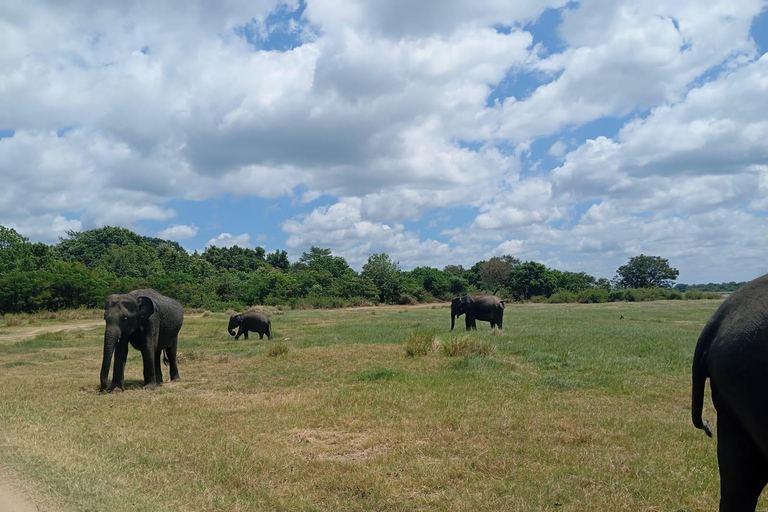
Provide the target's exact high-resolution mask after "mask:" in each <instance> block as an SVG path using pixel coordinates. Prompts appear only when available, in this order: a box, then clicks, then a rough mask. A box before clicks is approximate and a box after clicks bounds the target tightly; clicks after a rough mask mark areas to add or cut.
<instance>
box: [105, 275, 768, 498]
mask: <svg viewBox="0 0 768 512" xmlns="http://www.w3.org/2000/svg"><path fill="white" fill-rule="evenodd" d="M461 315H464V317H465V325H466V328H467V330H470V329H477V325H476V321H477V320H481V321H485V322H489V323H490V324H491V328H494V327H498V328H499V329H501V328H502V323H503V317H504V301H502V300H501V299H500V298H499V297H496V296H495V295H466V296H464V297H456V298H454V299H453V300H452V301H451V330H453V328H454V323H455V320H456V317H459V316H461ZM104 319H105V321H106V329H105V332H104V358H103V361H102V366H101V388H100V389H101V391H108V392H111V391H113V390H114V389H115V388H119V389H123V381H124V376H125V362H126V359H127V356H128V345H129V344H131V345H133V347H134V348H135V349H137V350H139V351H140V352H141V355H142V359H143V362H144V387H145V388H150V389H153V388H155V387H156V386H157V384H158V383H160V382H162V380H163V377H162V372H161V366H160V357H161V355H162V353H164V354H165V356H164V358H163V361H164V362H165V363H166V364H167V365H169V366H170V377H171V380H174V381H175V380H179V367H178V362H177V348H178V335H179V330H180V329H181V325H182V322H183V320H184V312H183V310H182V307H181V305H180V304H179V303H178V302H176V301H175V300H174V299H172V298H170V297H166V296H164V295H161V294H160V293H158V292H156V291H155V290H151V289H144V290H134V291H132V292H130V293H127V294H119V295H110V296H109V297H108V298H107V304H106V308H105V311H104ZM235 327H237V328H238V332H237V334H235V331H234V329H235ZM227 331H228V332H229V334H230V335H231V336H235V339H239V338H240V336H242V335H244V336H245V338H246V339H247V338H248V332H255V333H258V334H259V337H260V338H263V337H264V335H265V334H266V335H267V338H268V339H272V326H271V323H270V320H269V317H268V316H267V315H265V314H264V313H261V312H259V311H254V310H251V311H246V312H244V313H240V314H237V315H232V316H231V317H230V319H229V325H228V326H227ZM113 356H114V370H113V374H112V383H111V384H109V386H107V377H108V376H109V369H110V366H111V363H112V358H113ZM707 378H709V379H710V387H711V390H712V401H713V403H714V406H715V409H716V410H717V460H718V466H719V469H720V511H721V512H726V511H727V512H742V511H744V512H746V511H750V512H751V511H754V510H755V508H756V507H757V501H758V499H759V497H760V493H761V492H762V490H763V488H764V487H765V486H766V484H767V483H768V274H766V275H764V276H762V277H760V278H757V279H755V280H754V281H751V282H749V283H747V284H745V285H744V286H742V287H741V288H740V289H739V290H737V291H736V292H734V293H733V294H731V295H730V296H729V297H727V298H726V299H725V300H724V301H723V303H722V304H721V305H720V307H719V308H718V309H717V311H716V312H715V314H714V315H713V316H712V318H710V320H709V321H708V322H707V324H706V325H705V326H704V329H703V330H702V332H701V335H700V336H699V340H698V343H697V344H696V349H695V352H694V356H693V365H692V381H693V385H692V388H693V389H692V403H691V415H692V420H693V424H694V425H695V426H696V427H697V428H700V429H702V430H704V431H705V432H706V433H707V435H709V436H710V437H711V436H712V429H711V428H710V426H709V422H707V420H705V419H703V418H702V407H703V404H704V389H705V384H706V380H707Z"/></svg>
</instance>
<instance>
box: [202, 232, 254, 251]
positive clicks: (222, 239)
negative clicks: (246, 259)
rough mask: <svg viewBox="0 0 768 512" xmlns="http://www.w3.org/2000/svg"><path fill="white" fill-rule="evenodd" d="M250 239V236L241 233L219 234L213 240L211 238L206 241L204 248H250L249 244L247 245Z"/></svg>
mask: <svg viewBox="0 0 768 512" xmlns="http://www.w3.org/2000/svg"><path fill="white" fill-rule="evenodd" d="M250 239H251V235H249V234H248V233H242V234H239V235H232V234H230V233H221V234H220V235H219V236H217V237H215V238H211V239H210V240H208V243H207V244H205V246H206V247H211V246H216V247H221V248H225V247H234V246H238V247H243V248H245V247H250V244H249V243H248V242H249V241H250Z"/></svg>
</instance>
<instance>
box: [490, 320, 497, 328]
mask: <svg viewBox="0 0 768 512" xmlns="http://www.w3.org/2000/svg"><path fill="white" fill-rule="evenodd" d="M495 328H496V322H494V321H493V320H491V329H495Z"/></svg>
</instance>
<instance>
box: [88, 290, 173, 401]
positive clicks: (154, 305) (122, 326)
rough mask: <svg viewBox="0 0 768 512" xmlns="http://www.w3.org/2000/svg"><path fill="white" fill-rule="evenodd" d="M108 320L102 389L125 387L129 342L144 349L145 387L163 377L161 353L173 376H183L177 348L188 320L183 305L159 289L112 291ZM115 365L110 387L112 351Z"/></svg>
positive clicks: (108, 305) (107, 313)
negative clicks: (114, 292) (182, 329)
mask: <svg viewBox="0 0 768 512" xmlns="http://www.w3.org/2000/svg"><path fill="white" fill-rule="evenodd" d="M104 320H106V322H107V326H106V329H105V331H104V359H103V361H102V363H101V390H102V391H104V390H107V391H110V392H111V391H112V390H114V389H115V388H120V389H124V388H123V381H124V378H125V361H126V359H127V358H128V344H129V343H130V344H131V345H133V348H135V349H136V350H139V351H141V358H142V359H143V361H144V387H145V388H150V389H154V388H155V387H156V386H157V383H158V382H162V381H163V374H162V371H161V370H160V353H161V352H162V351H165V356H166V357H165V362H166V363H167V364H170V367H171V380H179V367H178V364H177V361H176V352H177V346H178V340H179V330H180V329H181V324H182V323H183V322H184V311H183V310H182V308H181V305H180V304H179V303H178V302H176V301H175V300H173V299H171V298H170V297H166V296H165V295H161V294H159V293H158V292H156V291H155V290H151V289H146V290H134V291H132V292H130V293H127V294H122V295H117V294H116V295H110V296H109V297H107V306H106V308H105V310H104ZM113 354H114V356H115V369H114V372H113V373H112V384H110V385H109V388H107V377H109V367H110V364H111V363H112V355H113Z"/></svg>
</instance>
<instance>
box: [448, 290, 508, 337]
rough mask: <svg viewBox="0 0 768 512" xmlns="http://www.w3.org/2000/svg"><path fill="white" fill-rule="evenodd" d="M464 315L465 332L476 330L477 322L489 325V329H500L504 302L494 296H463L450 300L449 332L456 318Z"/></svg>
mask: <svg viewBox="0 0 768 512" xmlns="http://www.w3.org/2000/svg"><path fill="white" fill-rule="evenodd" d="M461 315H465V317H464V323H465V325H466V327H467V330H468V331H469V330H470V329H474V330H477V323H476V321H477V320H482V321H484V322H490V323H491V329H493V328H494V327H496V326H498V327H499V329H501V328H502V322H503V320H504V301H503V300H501V299H500V298H498V297H497V296H495V295H465V296H463V297H454V298H453V299H452V300H451V330H453V327H454V325H455V322H456V317H457V316H461Z"/></svg>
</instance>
